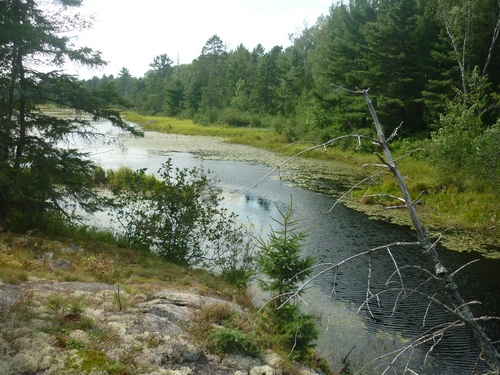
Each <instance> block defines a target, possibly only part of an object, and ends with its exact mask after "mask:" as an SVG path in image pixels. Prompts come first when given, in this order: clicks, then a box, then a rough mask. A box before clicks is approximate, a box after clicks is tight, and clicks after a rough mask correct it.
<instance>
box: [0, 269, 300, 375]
mask: <svg viewBox="0 0 500 375" xmlns="http://www.w3.org/2000/svg"><path fill="white" fill-rule="evenodd" d="M57 261H60V260H53V261H52V262H51V264H53V263H55V262H57ZM116 291H117V287H116V286H112V285H109V284H104V283H84V282H56V281H51V280H42V279H34V278H31V279H29V280H28V281H26V282H24V283H22V284H21V285H11V284H6V283H3V284H0V311H1V310H4V311H5V309H7V308H10V307H12V306H14V309H12V310H8V311H9V313H8V314H3V315H2V317H3V318H4V319H3V321H2V324H1V325H0V375H3V374H9V375H10V374H18V373H25V374H35V373H36V374H42V373H43V374H51V375H62V374H67V373H68V372H67V369H68V367H67V366H68V363H70V364H71V366H72V368H74V371H73V372H71V373H72V374H77V373H87V372H85V371H84V372H78V371H79V370H82V368H83V367H84V366H88V363H87V364H85V363H84V356H85V355H92V356H94V357H93V358H94V359H95V361H96V362H95V363H96V366H97V367H99V366H100V365H99V364H100V363H103V362H106V360H109V361H112V362H116V363H133V364H135V365H136V366H137V368H144V369H148V370H147V374H149V375H191V374H218V375H249V374H250V375H270V374H272V375H274V374H279V373H280V371H281V370H280V362H281V358H280V357H279V356H277V355H276V354H274V353H273V352H271V351H269V352H266V353H264V354H263V355H262V356H261V357H260V358H252V357H247V356H243V355H234V354H233V355H227V356H225V357H224V358H223V359H221V358H220V357H218V356H216V355H209V354H207V353H205V352H204V349H203V345H202V344H201V343H199V342H196V341H193V337H191V336H190V334H189V331H188V330H187V327H188V326H189V323H190V319H191V317H192V316H193V315H194V314H196V313H197V311H199V309H202V308H204V307H205V306H209V305H211V304H229V306H231V307H232V308H234V309H235V310H236V309H238V308H239V306H238V305H235V304H232V303H230V302H227V301H224V300H221V299H218V298H212V297H206V296H199V295H190V294H189V293H185V292H179V291H173V290H164V291H162V292H159V293H157V294H156V295H155V299H154V300H151V301H144V302H137V305H138V306H137V307H134V308H127V309H123V310H120V309H119V308H118V304H117V302H116ZM120 293H123V295H124V296H125V297H127V296H128V293H126V292H125V291H120ZM57 296H59V297H57ZM136 298H137V300H138V301H140V300H145V299H147V297H146V296H145V295H142V296H141V295H139V294H138V295H137V296H136ZM51 300H53V301H55V302H54V303H56V302H57V301H59V300H60V302H58V303H62V304H63V305H64V307H62V308H61V307H58V306H56V307H54V304H53V303H48V302H50V301H51ZM24 302H26V303H24ZM75 304H76V306H77V307H78V310H76V311H73V310H71V309H72V307H73V306H75ZM9 317H11V319H8V318H9ZM63 321H64V331H61V330H60V328H61V326H60V325H61V323H62V322H63ZM58 327H59V328H58ZM81 348H84V349H81ZM19 371H22V372H19ZM301 371H302V370H301ZM88 373H89V374H90V373H92V374H96V375H97V374H103V373H104V372H102V369H101V368H99V369H98V368H96V369H95V370H94V369H93V370H92V371H91V372H88ZM144 374H146V373H144ZM304 374H306V373H305V372H304ZM307 374H308V375H309V373H307Z"/></svg>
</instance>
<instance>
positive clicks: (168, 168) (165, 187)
mask: <svg viewBox="0 0 500 375" xmlns="http://www.w3.org/2000/svg"><path fill="white" fill-rule="evenodd" d="M143 174H144V171H138V172H137V173H136V174H135V175H133V176H131V178H129V179H128V181H127V189H115V191H114V194H115V200H116V203H117V205H118V206H119V207H120V208H119V210H118V221H119V222H120V223H122V225H123V227H124V230H125V235H126V236H127V238H128V239H129V244H130V245H131V246H132V247H134V248H136V249H139V250H145V251H149V250H151V251H153V252H155V253H157V254H158V255H160V256H161V257H163V258H165V259H167V260H169V261H171V262H173V263H176V264H181V265H194V264H201V263H203V262H205V263H208V264H206V265H208V266H210V265H211V264H213V259H219V258H221V257H224V256H225V255H226V254H227V253H228V252H229V253H235V251H234V248H235V247H236V248H237V247H238V246H240V245H241V244H242V241H241V238H242V237H243V235H244V233H243V229H242V226H241V225H240V224H238V223H237V216H236V215H235V214H232V213H229V212H228V210H227V209H226V208H223V207H221V206H220V205H219V203H220V199H219V197H218V194H217V192H216V190H215V189H213V188H211V187H212V186H213V181H211V179H210V178H209V177H208V176H207V174H205V172H204V171H203V169H201V168H192V169H191V170H188V169H179V168H174V167H173V166H172V161H171V160H170V159H169V160H167V161H166V162H165V163H164V164H163V166H162V168H161V169H160V170H159V171H158V174H159V176H160V181H159V182H158V183H156V184H155V185H154V186H153V187H151V186H149V185H148V184H144V183H143ZM236 253H237V252H236Z"/></svg>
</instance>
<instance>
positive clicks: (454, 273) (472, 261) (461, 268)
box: [451, 259, 479, 276]
mask: <svg viewBox="0 0 500 375" xmlns="http://www.w3.org/2000/svg"><path fill="white" fill-rule="evenodd" d="M476 262H479V259H474V260H471V261H470V262H469V263H466V264H464V265H463V266H462V267H460V268H459V269H457V270H456V271H455V272H453V273H452V274H451V276H455V275H456V274H457V273H458V272H460V271H461V270H463V269H464V268H466V267H468V266H470V265H471V264H472V263H476Z"/></svg>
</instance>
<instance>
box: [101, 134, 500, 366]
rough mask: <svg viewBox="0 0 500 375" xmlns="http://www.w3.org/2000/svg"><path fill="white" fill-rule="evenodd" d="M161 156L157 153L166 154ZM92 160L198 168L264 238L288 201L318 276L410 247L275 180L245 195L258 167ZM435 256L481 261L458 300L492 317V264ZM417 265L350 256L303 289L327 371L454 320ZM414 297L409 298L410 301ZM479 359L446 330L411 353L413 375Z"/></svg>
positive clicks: (407, 237)
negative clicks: (303, 231)
mask: <svg viewBox="0 0 500 375" xmlns="http://www.w3.org/2000/svg"><path fill="white" fill-rule="evenodd" d="M235 147H238V146H235ZM168 149H169V147H168V145H165V150H168ZM91 152H92V154H93V155H92V157H93V158H94V159H95V160H96V161H98V162H99V163H100V164H101V165H102V166H103V167H104V168H118V167H120V166H121V165H125V166H129V167H132V168H134V169H135V168H148V173H155V172H157V171H158V169H159V168H160V166H161V165H162V164H163V163H164V162H165V160H166V159H167V158H171V159H172V161H173V165H174V166H176V167H180V168H184V167H187V168H191V167H194V166H203V167H204V168H205V169H206V170H210V171H211V173H212V175H213V176H214V177H215V178H216V179H217V180H218V181H219V182H218V186H219V187H220V188H221V189H222V194H223V196H224V197H225V199H226V201H227V203H226V205H227V206H228V207H230V208H231V209H232V210H233V211H235V212H236V213H238V214H239V216H240V218H241V219H242V221H251V222H253V223H254V224H256V225H257V227H258V228H259V229H262V230H263V231H264V233H265V232H266V231H267V230H268V229H269V226H270V225H271V224H272V220H270V217H277V211H276V208H275V204H277V205H278V206H279V207H283V208H286V207H287V205H288V204H289V202H290V199H291V197H292V198H293V206H294V214H295V215H296V218H300V219H301V224H302V225H303V228H304V229H307V230H308V233H309V236H308V240H307V245H306V247H305V252H306V253H307V254H310V255H313V256H314V257H315V258H316V260H317V264H318V268H317V270H318V271H321V270H323V269H325V268H326V267H327V266H326V264H332V263H336V262H339V261H341V260H343V259H345V258H347V257H349V256H352V255H354V254H359V253H362V252H365V251H367V250H369V249H371V248H373V247H376V246H381V245H384V244H390V243H393V242H413V241H415V240H416V238H415V236H414V234H413V232H412V230H411V228H408V227H401V226H395V225H391V224H388V223H384V222H380V221H375V220H370V219H368V218H367V217H366V216H365V215H363V214H361V213H359V212H356V211H354V210H351V209H348V208H346V207H344V206H342V205H338V206H336V207H335V209H334V210H332V211H331V212H329V209H330V208H331V207H332V205H333V203H334V199H333V198H331V197H326V196H323V195H320V194H317V193H313V192H310V191H308V190H305V189H302V188H300V187H297V186H294V185H293V184H291V183H288V182H286V181H282V180H280V178H279V176H277V175H276V174H274V175H271V176H270V177H269V178H267V179H265V180H264V181H262V182H261V183H260V184H259V185H258V186H257V187H254V188H251V187H252V186H254V185H255V183H256V182H257V181H259V180H260V179H261V178H262V177H263V176H264V175H266V174H267V173H268V172H269V171H270V168H269V167H267V166H265V165H260V164H249V163H243V162H235V161H217V160H203V158H201V157H198V156H196V155H194V154H189V153H178V152H177V153H168V152H158V151H155V152H150V151H148V150H145V149H138V148H133V147H129V148H127V149H124V148H120V147H118V146H117V145H115V144H109V145H106V144H102V145H101V146H100V147H99V148H94V149H92V150H91ZM250 188H251V189H250ZM439 251H440V254H441V256H442V258H443V261H444V264H445V265H446V267H447V268H448V269H450V270H454V269H457V268H459V267H460V266H461V265H463V264H466V263H468V262H470V261H471V260H473V259H480V260H479V261H478V262H477V263H474V264H472V265H470V266H469V267H467V268H466V269H464V270H462V271H461V272H460V273H459V274H458V275H457V276H456V281H457V283H458V284H459V285H460V287H461V291H462V294H463V295H464V297H465V299H466V300H477V301H481V302H482V305H481V306H478V307H477V308H476V309H475V310H476V311H477V312H479V313H481V314H484V315H489V316H493V315H494V316H500V298H499V296H500V282H499V280H500V261H498V260H487V259H482V258H480V257H479V256H478V255H471V254H463V253H456V252H452V251H448V250H447V249H445V248H442V247H441V248H439ZM395 264H397V266H398V269H399V270H400V272H401V274H402V276H403V283H404V284H403V285H404V288H405V290H406V291H407V295H406V296H404V295H401V294H400V289H401V282H400V279H399V274H398V273H397V272H395V270H396V266H395ZM425 267H428V268H429V269H431V270H432V267H431V265H430V264H429V260H428V259H427V257H426V256H424V255H423V254H422V253H421V252H420V250H419V249H418V247H415V246H413V247H411V246H399V247H391V249H390V253H389V252H388V251H387V250H381V251H379V252H376V253H373V254H372V255H371V256H370V257H368V256H364V257H360V258H357V259H355V260H353V261H351V262H349V263H347V264H346V265H344V266H342V267H340V268H339V269H338V270H337V271H335V270H331V271H328V272H326V273H325V274H323V275H322V276H320V277H318V278H316V279H315V280H314V281H313V282H312V283H311V284H310V287H309V288H308V290H307V292H306V293H305V296H304V300H305V301H306V302H307V306H304V308H305V309H308V310H310V311H311V312H314V313H315V314H316V315H318V324H319V326H320V327H321V329H322V333H321V335H320V338H319V340H318V349H319V351H320V352H321V353H322V354H323V355H324V356H326V357H327V358H328V359H329V361H330V363H331V364H332V367H333V368H334V369H336V370H340V369H341V367H342V366H341V364H340V363H341V361H342V359H343V358H344V357H345V356H346V355H347V354H348V353H350V354H349V356H348V360H349V361H350V362H351V368H352V369H354V370H356V369H359V367H360V364H364V363H367V362H368V361H370V360H372V359H373V358H376V357H377V356H379V355H382V354H384V353H388V352H391V351H393V350H395V349H396V348H400V347H402V346H403V345H404V344H405V343H408V342H410V341H411V340H413V339H414V338H416V337H418V336H420V335H421V334H422V333H423V332H425V331H426V330H427V329H430V328H431V327H433V326H437V325H439V324H443V323H446V322H450V321H452V320H453V319H452V318H451V317H449V316H447V315H446V314H445V313H443V310H442V309H440V308H439V307H438V306H437V304H436V303H432V304H430V305H429V302H428V300H426V299H425V298H424V297H422V294H420V293H425V294H427V295H432V296H434V297H435V298H436V299H439V300H441V301H443V302H446V301H447V299H446V297H445V296H443V295H442V291H441V288H440V286H439V285H438V282H436V281H434V280H428V279H429V274H428V273H426V272H425V271H423V270H422V269H423V268H425ZM412 289H416V290H417V292H414V293H411V292H410V291H411V290H412ZM368 291H370V292H371V293H372V295H373V296H374V295H376V294H377V293H380V294H379V297H378V298H375V297H373V298H372V299H371V300H370V304H369V309H368V308H367V307H366V305H365V306H364V308H363V309H361V310H360V311H359V312H357V311H358V309H359V307H360V306H361V305H362V304H363V302H364V301H365V299H366V297H367V292H368ZM382 291H385V292H383V293H382ZM403 297H404V298H403ZM396 302H397V303H396ZM488 334H490V336H492V337H493V338H494V339H496V340H500V327H499V325H496V326H494V325H491V326H488ZM431 349H432V350H431ZM409 354H410V353H408V355H409ZM426 354H427V356H426ZM478 354H479V353H478V352H477V350H476V349H475V346H474V345H473V343H472V342H471V340H470V339H469V337H468V335H467V334H466V332H465V331H464V330H463V329H461V328H456V329H451V330H449V331H447V332H446V333H445V335H444V336H443V337H442V339H441V340H440V342H439V344H438V345H436V346H434V347H433V342H431V343H429V344H426V345H424V346H422V347H420V348H418V349H416V350H415V351H414V352H413V353H412V361H411V366H410V368H411V369H412V370H413V371H415V372H417V373H419V374H470V373H472V370H473V368H474V366H475V362H476V360H477V357H478ZM408 355H403V356H401V360H400V361H398V362H397V365H398V366H400V367H399V369H398V370H397V372H396V373H403V371H402V366H403V364H404V363H405V362H406V361H407V360H408V358H409V357H408ZM392 358H393V356H392V357H390V358H388V359H387V358H386V359H384V360H381V361H379V362H377V363H376V364H374V366H371V367H370V368H369V369H367V370H366V371H363V373H366V374H373V373H382V372H383V371H384V369H385V368H386V367H387V366H386V364H387V363H388V362H390V361H391V360H392ZM424 359H425V366H424ZM384 364H385V365H384ZM389 373H394V372H389Z"/></svg>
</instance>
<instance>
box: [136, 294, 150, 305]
mask: <svg viewBox="0 0 500 375" xmlns="http://www.w3.org/2000/svg"><path fill="white" fill-rule="evenodd" d="M147 300H148V297H147V296H146V295H145V294H143V293H139V294H136V295H135V296H134V304H135V305H137V304H138V303H144V302H146V301H147Z"/></svg>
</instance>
